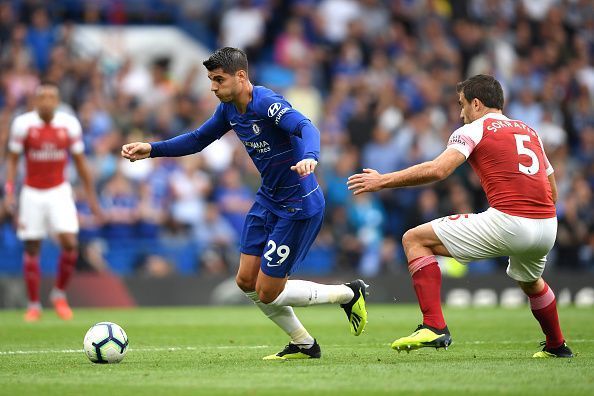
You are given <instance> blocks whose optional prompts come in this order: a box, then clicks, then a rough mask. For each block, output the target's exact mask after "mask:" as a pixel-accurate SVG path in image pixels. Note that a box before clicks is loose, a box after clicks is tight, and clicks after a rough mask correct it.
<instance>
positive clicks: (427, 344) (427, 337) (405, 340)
mask: <svg viewBox="0 0 594 396" xmlns="http://www.w3.org/2000/svg"><path fill="white" fill-rule="evenodd" d="M451 344H452V336H451V335H450V331H449V330H448V327H447V326H446V327H445V328H443V329H441V330H438V329H436V328H434V327H431V326H427V325H425V324H420V325H419V326H418V327H417V329H416V330H415V331H414V332H413V333H412V334H411V335H409V336H408V337H402V338H399V339H397V340H396V341H394V342H393V343H392V349H394V350H396V351H398V352H400V351H406V352H410V351H412V350H415V349H419V348H435V349H437V348H445V349H448V347H449V346H450V345H451Z"/></svg>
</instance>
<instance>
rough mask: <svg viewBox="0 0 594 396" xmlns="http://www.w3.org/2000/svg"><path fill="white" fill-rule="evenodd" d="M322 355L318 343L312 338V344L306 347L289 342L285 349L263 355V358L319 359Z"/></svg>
mask: <svg viewBox="0 0 594 396" xmlns="http://www.w3.org/2000/svg"><path fill="white" fill-rule="evenodd" d="M321 357H322V350H321V349H320V344H318V342H317V341H316V340H315V339H314V343H313V345H312V346H309V345H307V346H306V347H303V346H300V345H297V344H293V343H292V342H290V343H289V344H287V346H286V347H285V349H283V350H282V351H280V352H279V353H277V354H274V355H268V356H264V358H263V359H264V360H288V359H319V358H321Z"/></svg>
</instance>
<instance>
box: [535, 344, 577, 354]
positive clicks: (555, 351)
mask: <svg viewBox="0 0 594 396" xmlns="http://www.w3.org/2000/svg"><path fill="white" fill-rule="evenodd" d="M540 345H541V346H542V347H543V348H542V351H539V352H536V353H535V354H534V355H532V357H534V358H572V357H573V352H572V351H571V349H569V347H568V346H567V343H565V341H564V342H563V344H561V346H558V347H556V348H551V347H547V342H546V341H543V342H541V343H540Z"/></svg>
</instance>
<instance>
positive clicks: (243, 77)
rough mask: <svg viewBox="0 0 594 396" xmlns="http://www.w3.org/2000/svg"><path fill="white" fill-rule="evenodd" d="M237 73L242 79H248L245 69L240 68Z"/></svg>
mask: <svg viewBox="0 0 594 396" xmlns="http://www.w3.org/2000/svg"><path fill="white" fill-rule="evenodd" d="M235 75H236V76H237V77H239V79H240V80H242V81H245V80H247V73H246V71H245V70H238V71H237V72H236V73H235Z"/></svg>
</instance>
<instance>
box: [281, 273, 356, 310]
mask: <svg viewBox="0 0 594 396" xmlns="http://www.w3.org/2000/svg"><path fill="white" fill-rule="evenodd" d="M354 296H355V294H354V292H353V290H352V289H351V288H350V287H348V286H346V285H324V284H321V283H315V282H310V281H304V280H288V281H287V283H286V284H285V289H284V290H283V291H282V293H281V294H279V295H278V297H277V298H276V299H275V300H274V301H273V302H271V303H270V304H269V305H275V306H286V305H288V306H291V307H307V306H309V305H317V304H335V303H338V304H346V303H348V302H349V301H351V300H352V299H353V297H354Z"/></svg>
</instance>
